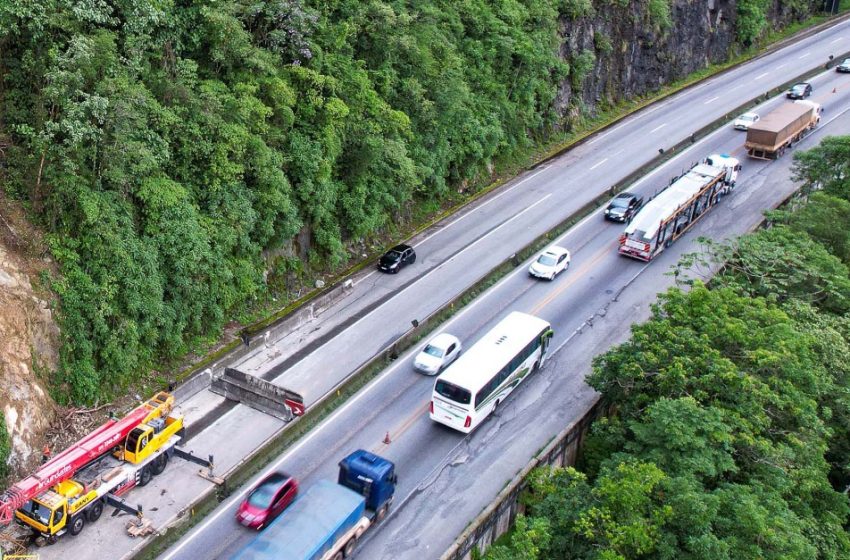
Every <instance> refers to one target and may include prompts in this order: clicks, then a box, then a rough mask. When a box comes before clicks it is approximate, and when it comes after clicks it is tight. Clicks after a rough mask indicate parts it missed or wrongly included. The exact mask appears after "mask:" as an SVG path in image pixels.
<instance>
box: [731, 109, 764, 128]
mask: <svg viewBox="0 0 850 560" xmlns="http://www.w3.org/2000/svg"><path fill="white" fill-rule="evenodd" d="M759 118H760V117H759V114H758V113H744V114H743V115H741V116H740V117H738V118H737V119H735V122H734V123H732V127H733V128H734V129H735V130H749V128H750V126H752V125H753V124H755V123H757V122H758V120H759Z"/></svg>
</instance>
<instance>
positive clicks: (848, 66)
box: [835, 58, 850, 73]
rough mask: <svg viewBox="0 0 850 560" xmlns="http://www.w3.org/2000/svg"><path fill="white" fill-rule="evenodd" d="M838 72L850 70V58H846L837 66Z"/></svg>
mask: <svg viewBox="0 0 850 560" xmlns="http://www.w3.org/2000/svg"><path fill="white" fill-rule="evenodd" d="M835 71H836V72H844V73H847V72H850V58H845V59H844V60H842V61H841V64H839V65H838V66H836V67H835Z"/></svg>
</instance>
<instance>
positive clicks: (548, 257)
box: [528, 245, 570, 280]
mask: <svg viewBox="0 0 850 560" xmlns="http://www.w3.org/2000/svg"><path fill="white" fill-rule="evenodd" d="M569 267H570V252H569V251H567V250H566V249H564V248H563V247H558V246H557V245H552V246H551V247H549V248H548V249H546V250H545V251H543V252H542V253H540V256H539V257H537V260H536V261H534V262H533V263H531V266H529V267H528V273H529V274H530V275H532V276H536V277H538V278H548V279H549V280H554V279H555V276H557V275H558V273H559V272H562V271H564V270H566V269H568V268H569Z"/></svg>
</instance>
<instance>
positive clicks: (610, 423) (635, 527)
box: [488, 138, 850, 560]
mask: <svg viewBox="0 0 850 560" xmlns="http://www.w3.org/2000/svg"><path fill="white" fill-rule="evenodd" d="M847 161H850V143H848V142H847V141H846V138H838V139H828V140H827V141H825V142H824V143H823V144H822V145H821V146H819V147H817V148H815V149H813V150H810V151H809V152H805V153H802V154H799V155H798V156H797V157H796V163H795V174H796V176H797V177H798V178H799V179H800V180H801V181H802V183H803V184H804V185H805V186H806V188H807V191H808V192H810V196H808V197H807V199H806V200H805V201H804V202H801V203H797V204H796V205H794V206H792V209H786V210H781V211H776V212H771V213H770V218H771V220H772V222H773V225H772V227H770V228H768V229H763V230H759V231H758V232H755V233H752V234H749V235H746V236H744V237H742V238H740V239H739V240H738V241H737V242H735V243H733V244H732V245H731V246H726V247H712V248H711V249H712V252H711V254H709V255H707V256H706V255H704V256H703V257H704V258H707V259H708V260H717V261H720V262H723V263H725V266H724V267H723V268H722V269H721V270H720V273H719V274H718V275H717V276H716V277H714V278H713V279H712V280H711V285H710V287H709V286H706V285H704V284H703V283H701V282H700V281H691V282H689V284H690V289H689V290H688V291H682V290H681V289H679V288H671V289H670V290H669V291H667V292H666V293H664V294H661V295H660V297H659V302H658V303H657V304H656V305H655V306H654V307H653V314H652V317H651V319H650V320H649V321H648V322H646V323H645V324H642V325H635V326H633V327H632V337H631V339H630V340H629V341H628V342H625V343H623V344H621V345H620V346H617V347H615V348H613V349H611V350H610V351H608V352H606V353H605V354H603V355H601V356H598V357H597V358H596V359H595V360H594V366H593V373H592V374H591V375H590V376H589V378H588V383H589V384H590V385H591V386H592V387H594V388H595V389H597V390H598V391H599V392H600V393H601V395H602V398H603V400H604V402H605V403H607V404H608V405H609V406H610V410H611V411H612V414H611V415H609V416H608V417H607V418H604V419H602V420H600V421H598V422H596V423H595V424H594V426H593V427H592V430H591V435H590V436H589V437H588V439H587V443H586V444H585V446H584V448H583V455H582V459H581V462H580V465H581V467H582V471H579V470H576V469H574V468H559V469H541V470H538V471H536V472H535V473H534V474H533V475H532V477H531V478H530V480H529V487H530V489H531V492H530V493H529V497H528V498H527V501H528V511H529V517H528V518H527V519H522V523H521V524H518V525H517V528H516V529H515V531H514V533H513V534H512V536H511V541H510V543H508V544H505V545H498V546H496V547H494V548H493V549H492V551H491V552H488V557H490V558H494V559H500V558H508V557H511V554H517V555H518V557H524V558H529V559H548V558H575V559H579V558H587V559H606V560H614V559H627V558H648V559H649V558H654V559H673V558H676V559H694V560H696V559H705V560H708V559H724V558H728V559H730V560H732V559H741V558H752V559H757V558H759V559H760V558H776V559H780V558H783V559H786V558H799V559H801V560H802V559H811V558H822V559H836V560H837V559H839V558H846V557H850V536H849V535H848V533H847V530H846V526H847V522H848V515H850V507H848V499H847V495H846V493H845V489H846V488H847V487H848V485H850V444H848V442H850V419H848V415H850V400H848V398H850V366H848V364H847V360H846V356H847V355H848V352H850V329H848V325H850V323H848V319H849V318H850V317H848V311H850V308H848V304H847V302H848V299H847V298H848V295H850V292H848V288H850V284H848V282H850V274H848V268H847V266H848V261H847V249H846V240H845V237H846V231H845V230H846V228H844V227H843V226H842V224H843V223H844V221H846V218H845V216H843V215H842V214H841V209H843V208H844V205H846V204H848V203H850V188H848V187H850V183H848V181H850V176H848V175H847V173H846V172H844V171H843V168H842V166H844V168H846V164H847ZM812 191H816V192H812ZM689 262H693V259H691V260H689Z"/></svg>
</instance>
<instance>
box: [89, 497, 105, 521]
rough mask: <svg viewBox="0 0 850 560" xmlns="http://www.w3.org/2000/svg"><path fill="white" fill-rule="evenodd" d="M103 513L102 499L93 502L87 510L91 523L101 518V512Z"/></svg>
mask: <svg viewBox="0 0 850 560" xmlns="http://www.w3.org/2000/svg"><path fill="white" fill-rule="evenodd" d="M102 513H103V502H101V501H100V500H98V501H96V502H95V503H93V504H92V505H91V506H89V509H88V510H86V518H87V519H88V522H89V523H94V522H95V521H97V520H98V519H100V514H102Z"/></svg>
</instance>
